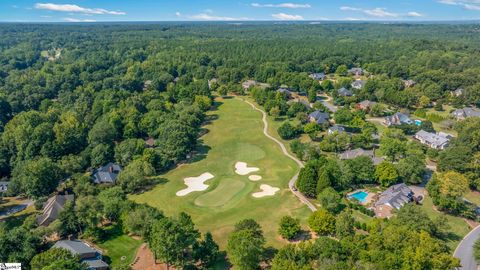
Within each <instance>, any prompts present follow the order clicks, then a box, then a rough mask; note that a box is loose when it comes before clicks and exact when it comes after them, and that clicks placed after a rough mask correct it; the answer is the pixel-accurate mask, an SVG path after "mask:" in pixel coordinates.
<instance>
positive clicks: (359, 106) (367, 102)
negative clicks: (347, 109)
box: [355, 100, 377, 111]
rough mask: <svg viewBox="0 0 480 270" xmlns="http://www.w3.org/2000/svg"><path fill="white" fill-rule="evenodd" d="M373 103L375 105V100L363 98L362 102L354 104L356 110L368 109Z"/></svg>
mask: <svg viewBox="0 0 480 270" xmlns="http://www.w3.org/2000/svg"><path fill="white" fill-rule="evenodd" d="M375 105H377V102H375V101H370V100H364V101H362V102H359V103H357V104H356V105H355V108H357V109H358V110H364V111H370V110H371V109H372V108H373V106H375Z"/></svg>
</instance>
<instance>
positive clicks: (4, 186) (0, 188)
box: [0, 182, 8, 193]
mask: <svg viewBox="0 0 480 270" xmlns="http://www.w3.org/2000/svg"><path fill="white" fill-rule="evenodd" d="M7 190H8V182H0V192H2V193H3V192H7Z"/></svg>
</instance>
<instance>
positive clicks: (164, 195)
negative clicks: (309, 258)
mask: <svg viewBox="0 0 480 270" xmlns="http://www.w3.org/2000/svg"><path fill="white" fill-rule="evenodd" d="M216 105H217V109H216V110H212V111H210V112H209V113H208V114H209V115H210V117H212V118H218V119H216V120H214V121H212V122H211V123H209V124H208V125H206V126H204V128H206V129H208V130H209V132H208V133H207V134H206V135H204V136H203V137H202V138H201V140H200V141H202V142H203V146H199V149H209V150H208V153H205V155H203V158H199V159H198V160H197V161H195V162H192V163H187V164H183V165H181V166H179V167H178V168H176V169H174V170H171V171H169V172H167V173H166V174H164V175H161V176H160V177H162V178H164V179H167V181H166V182H165V183H163V184H159V185H157V186H156V187H155V188H154V189H152V190H150V191H148V192H145V193H143V194H140V195H132V196H129V198H130V199H131V200H134V201H136V202H138V203H147V204H149V205H151V206H153V207H156V208H158V209H160V210H162V211H164V213H165V214H166V215H176V214H179V213H180V212H182V211H183V212H186V213H188V214H189V215H191V216H192V219H193V221H194V222H195V224H196V225H197V227H198V228H199V229H200V231H202V232H206V231H210V232H212V234H213V236H214V239H215V240H216V241H217V242H218V243H219V245H220V246H221V247H222V248H224V247H225V246H226V242H227V237H228V234H229V233H230V232H231V231H232V230H233V226H234V224H235V223H237V222H238V221H240V220H242V219H245V218H253V219H255V220H256V221H257V222H259V223H260V225H261V226H262V228H263V230H264V234H265V238H266V239H267V244H269V245H272V246H274V247H279V246H282V245H283V244H284V242H283V241H282V240H281V239H279V237H278V236H277V229H278V223H279V221H280V219H281V218H282V217H283V216H285V215H291V216H294V217H297V218H300V219H301V220H302V223H303V224H305V220H306V219H307V217H308V215H309V214H310V211H309V210H308V208H307V207H306V206H305V205H304V204H302V203H301V202H300V201H298V199H297V198H296V197H295V196H294V195H293V194H292V193H291V192H290V190H289V189H288V181H289V180H290V179H291V178H292V177H293V175H295V173H296V172H297V171H298V169H299V168H298V166H297V165H296V164H295V162H294V161H293V160H291V159H289V158H288V157H286V156H285V155H284V154H283V153H282V152H281V149H280V147H279V146H278V145H277V144H276V143H275V142H273V141H272V140H270V139H269V138H267V137H266V136H265V135H264V134H263V123H262V120H261V119H262V116H261V113H260V112H258V111H255V110H253V109H252V107H251V106H250V105H248V104H247V103H245V102H244V101H242V100H240V99H238V98H228V99H221V98H217V100H216ZM269 121H270V123H272V119H269ZM279 124H280V123H279ZM269 133H270V134H271V135H273V136H274V137H276V138H278V134H277V132H276V127H274V126H272V127H270V130H269ZM205 146H207V147H205ZM287 148H288V147H287ZM238 161H242V162H246V163H247V164H248V166H253V167H258V168H259V169H260V170H259V171H257V172H254V173H252V174H255V175H260V176H261V177H262V180H260V181H256V182H254V181H250V180H249V179H248V175H243V176H242V175H238V174H236V173H235V163H237V162H238ZM204 172H210V173H212V174H213V175H214V176H215V177H214V178H212V179H210V180H209V181H208V182H207V183H208V184H209V187H208V189H207V190H205V191H201V192H192V193H190V194H188V195H187V196H184V197H178V196H176V195H175V193H176V192H177V191H178V190H181V189H184V188H185V185H184V182H183V179H184V178H185V177H191V176H196V175H200V174H202V173H204ZM262 184H268V185H270V186H273V187H279V188H280V191H278V192H277V193H276V194H275V195H274V196H269V197H263V198H254V197H252V193H253V192H256V191H259V190H260V185H262Z"/></svg>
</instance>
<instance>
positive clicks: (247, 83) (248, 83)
mask: <svg viewBox="0 0 480 270" xmlns="http://www.w3.org/2000/svg"><path fill="white" fill-rule="evenodd" d="M256 84H257V82H256V81H254V80H246V81H244V82H243V83H242V87H243V89H244V90H248V89H249V88H250V87H253V86H255V85H256Z"/></svg>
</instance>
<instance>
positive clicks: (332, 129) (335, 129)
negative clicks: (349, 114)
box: [328, 125, 345, 134]
mask: <svg viewBox="0 0 480 270" xmlns="http://www.w3.org/2000/svg"><path fill="white" fill-rule="evenodd" d="M335 132H337V133H343V132H345V127H343V126H340V125H333V126H331V127H329V128H328V134H333V133H335Z"/></svg>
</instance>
